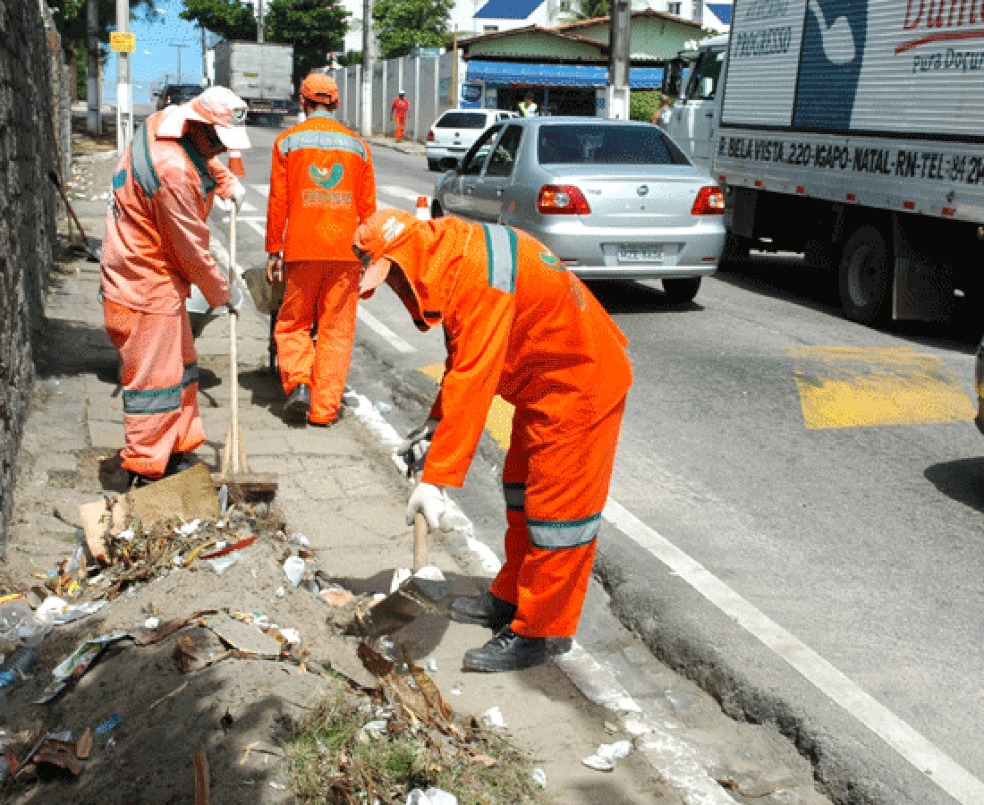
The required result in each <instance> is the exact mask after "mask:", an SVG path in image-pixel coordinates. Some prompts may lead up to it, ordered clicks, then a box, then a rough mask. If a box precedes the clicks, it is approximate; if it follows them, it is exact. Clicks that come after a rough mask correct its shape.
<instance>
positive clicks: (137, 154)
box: [130, 123, 161, 199]
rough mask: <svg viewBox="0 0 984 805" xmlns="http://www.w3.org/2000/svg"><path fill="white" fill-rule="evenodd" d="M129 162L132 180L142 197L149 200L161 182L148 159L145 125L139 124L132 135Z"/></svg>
mask: <svg viewBox="0 0 984 805" xmlns="http://www.w3.org/2000/svg"><path fill="white" fill-rule="evenodd" d="M130 161H131V162H132V164H133V179H134V181H135V182H136V183H137V184H138V185H140V188H141V189H142V190H143V192H144V195H145V196H146V197H147V198H148V199H149V198H152V197H153V195H154V193H156V192H157V191H158V190H160V189H161V180H160V179H159V178H158V176H157V171H155V170H154V162H153V160H152V159H151V158H150V142H149V141H148V134H147V124H146V123H141V124H140V128H139V129H137V131H136V133H135V134H134V135H133V140H132V142H131V144H130Z"/></svg>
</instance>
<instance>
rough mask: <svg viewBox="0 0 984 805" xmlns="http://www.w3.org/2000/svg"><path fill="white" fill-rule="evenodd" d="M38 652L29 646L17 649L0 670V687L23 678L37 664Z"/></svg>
mask: <svg viewBox="0 0 984 805" xmlns="http://www.w3.org/2000/svg"><path fill="white" fill-rule="evenodd" d="M37 662H38V653H37V652H36V651H35V650H34V649H33V648H30V647H29V646H24V647H22V648H19V649H17V651H15V652H14V653H13V654H12V655H11V657H10V662H9V663H8V665H7V667H6V668H5V669H4V670H3V671H2V672H0V688H3V687H6V686H7V685H11V684H13V683H14V682H16V681H17V680H19V679H24V678H25V677H26V676H27V675H28V674H29V673H30V672H31V670H32V669H33V668H34V666H35V665H37Z"/></svg>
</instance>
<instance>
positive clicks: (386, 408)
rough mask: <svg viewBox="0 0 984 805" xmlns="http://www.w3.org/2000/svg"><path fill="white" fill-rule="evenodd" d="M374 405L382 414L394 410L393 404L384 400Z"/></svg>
mask: <svg viewBox="0 0 984 805" xmlns="http://www.w3.org/2000/svg"><path fill="white" fill-rule="evenodd" d="M372 407H373V408H374V409H375V410H376V411H377V412H378V413H380V414H388V413H389V412H390V411H392V410H393V406H392V405H390V404H389V403H387V402H383V401H382V400H378V401H376V403H375V404H374V405H373V406H372Z"/></svg>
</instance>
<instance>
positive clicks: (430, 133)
mask: <svg viewBox="0 0 984 805" xmlns="http://www.w3.org/2000/svg"><path fill="white" fill-rule="evenodd" d="M427 142H429V143H432V142H434V129H431V130H430V131H428V132H427Z"/></svg>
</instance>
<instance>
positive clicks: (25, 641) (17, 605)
mask: <svg viewBox="0 0 984 805" xmlns="http://www.w3.org/2000/svg"><path fill="white" fill-rule="evenodd" d="M50 629H51V626H50V625H47V624H44V623H41V622H40V621H38V619H37V618H36V617H34V610H32V609H31V605H30V604H28V603H27V600H26V599H25V598H24V596H23V595H5V596H3V597H2V598H0V642H14V641H19V642H20V643H21V644H22V645H25V646H36V645H37V644H38V643H40V642H41V641H42V640H43V639H44V636H45V635H46V634H48V631H49V630H50Z"/></svg>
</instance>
